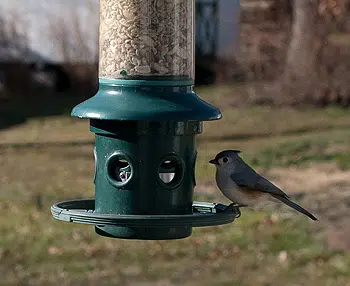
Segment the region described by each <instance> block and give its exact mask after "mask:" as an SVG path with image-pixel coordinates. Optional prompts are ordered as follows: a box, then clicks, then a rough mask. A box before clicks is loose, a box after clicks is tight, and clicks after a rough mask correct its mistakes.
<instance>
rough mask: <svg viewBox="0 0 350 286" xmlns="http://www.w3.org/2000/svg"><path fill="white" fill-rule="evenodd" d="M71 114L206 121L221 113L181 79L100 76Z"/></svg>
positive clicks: (151, 119) (136, 118)
mask: <svg viewBox="0 0 350 286" xmlns="http://www.w3.org/2000/svg"><path fill="white" fill-rule="evenodd" d="M187 84H188V83H187ZM72 116H75V117H79V118H89V119H100V120H149V121H163V120H166V121H192V120H193V121H209V120H217V119H220V118H221V113H220V111H219V110H218V109H217V108H215V107H213V106H212V105H210V104H208V103H206V102H205V101H204V100H202V99H201V98H199V97H198V96H197V95H196V94H195V92H193V91H192V87H191V86H188V85H184V83H183V82H181V81H179V82H171V81H167V82H162V81H160V82H155V81H147V80H101V79H100V87H99V91H98V92H97V94H96V95H95V96H93V97H91V98H90V99H88V100H86V101H84V102H82V103H81V104H79V105H77V106H76V107H75V108H74V109H73V111H72Z"/></svg>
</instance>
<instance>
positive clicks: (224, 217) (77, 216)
mask: <svg viewBox="0 0 350 286" xmlns="http://www.w3.org/2000/svg"><path fill="white" fill-rule="evenodd" d="M192 209H193V213H192V214H184V215H119V214H101V213H97V212H95V200H74V201H65V202H60V203H57V204H54V205H53V206H52V207H51V213H52V215H53V217H54V218H55V219H58V220H62V221H67V222H76V223H82V224H93V225H110V226H126V227H201V226H212V225H221V224H228V223H231V222H233V221H234V220H235V219H236V218H238V217H239V216H240V211H239V209H238V208H236V207H233V208H229V210H227V206H225V205H222V204H216V203H206V202H193V207H192Z"/></svg>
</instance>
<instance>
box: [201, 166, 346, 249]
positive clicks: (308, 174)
mask: <svg viewBox="0 0 350 286" xmlns="http://www.w3.org/2000/svg"><path fill="white" fill-rule="evenodd" d="M263 175H264V176H265V177H267V178H269V179H270V180H272V181H273V182H274V183H275V184H276V185H278V186H279V187H281V188H282V189H283V190H285V191H286V193H288V194H289V195H290V196H291V198H292V199H294V200H296V201H298V202H300V203H301V204H302V205H303V206H304V207H306V208H308V209H309V210H310V211H311V212H312V213H314V214H315V215H316V217H318V219H319V222H318V223H317V224H314V227H313V229H314V231H315V233H316V235H318V236H325V237H326V240H327V243H328V247H329V248H330V249H334V250H337V249H338V250H346V251H350V219H349V214H350V171H349V170H346V171H342V170H339V168H338V167H337V166H336V165H335V164H333V163H321V164H314V165H313V166H311V167H308V168H298V167H290V168H273V169H271V170H269V171H268V172H266V173H263ZM196 191H197V192H199V193H205V194H214V193H215V192H219V190H218V189H217V187H216V186H215V184H214V182H212V181H210V182H209V181H208V182H200V183H199V185H198V186H197V189H196ZM264 207H265V208H266V207H268V208H273V210H276V211H277V212H278V213H279V214H280V215H283V216H290V215H295V212H294V211H293V210H291V209H290V208H287V207H284V206H281V205H276V204H273V205H265V206H264ZM276 207H277V209H276Z"/></svg>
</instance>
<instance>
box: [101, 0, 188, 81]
mask: <svg viewBox="0 0 350 286" xmlns="http://www.w3.org/2000/svg"><path fill="white" fill-rule="evenodd" d="M100 6H101V7H100V66H99V76H100V78H107V79H135V78H136V79H137V78H144V77H152V78H154V77H155V78H157V77H158V78H159V77H161V78H169V79H173V78H175V79H187V80H188V79H193V75H194V60H193V55H194V53H193V45H194V40H193V24H194V23H193V22H194V21H193V18H194V15H193V12H194V11H193V9H194V0H100Z"/></svg>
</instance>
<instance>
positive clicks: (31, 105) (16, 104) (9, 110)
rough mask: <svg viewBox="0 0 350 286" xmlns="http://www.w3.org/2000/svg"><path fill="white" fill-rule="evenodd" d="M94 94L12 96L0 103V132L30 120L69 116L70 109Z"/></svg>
mask: <svg viewBox="0 0 350 286" xmlns="http://www.w3.org/2000/svg"><path fill="white" fill-rule="evenodd" d="M93 94H94V92H92V91H89V92H87V93H85V94H84V95H77V94H74V93H73V92H71V93H49V92H37V93H31V94H29V95H26V96H23V95H22V96H13V98H14V99H13V98H12V99H9V100H6V101H3V102H1V103H0V130H1V129H6V128H9V127H11V126H14V125H17V124H21V123H24V122H26V121H27V120H28V119H30V118H35V117H47V116H57V115H63V114H70V112H71V110H72V108H73V107H74V106H75V105H77V104H78V103H80V102H82V101H83V100H85V99H86V98H88V97H91V96H93Z"/></svg>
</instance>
